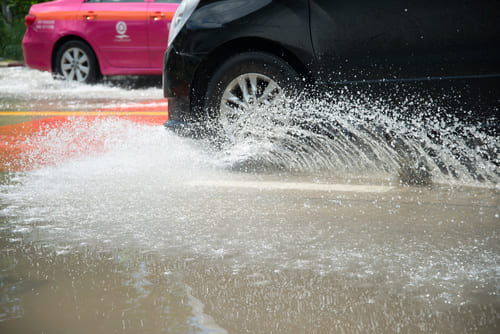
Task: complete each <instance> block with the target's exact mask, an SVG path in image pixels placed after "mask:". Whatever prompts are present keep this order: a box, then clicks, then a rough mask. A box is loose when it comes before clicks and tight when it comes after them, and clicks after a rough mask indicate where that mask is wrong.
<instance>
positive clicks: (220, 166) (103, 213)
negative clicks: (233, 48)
mask: <svg viewBox="0 0 500 334" xmlns="http://www.w3.org/2000/svg"><path fill="white" fill-rule="evenodd" d="M30 75H34V74H30ZM37 80H38V79H37ZM42 81H43V80H42ZM82 89H86V88H82ZM101 89H106V88H101ZM114 89H116V88H115V87H111V88H110V90H114ZM117 90H118V91H119V94H122V93H123V94H125V91H126V90H125V89H123V88H117ZM122 90H123V91H124V92H122ZM126 92H127V93H129V92H128V91H126ZM110 94H111V93H110ZM88 97H89V98H90V99H91V98H93V97H92V96H91V94H88ZM117 99H119V97H117ZM377 108H379V107H376V106H374V105H370V104H364V103H354V102H353V101H351V102H346V101H345V100H343V101H329V102H328V103H322V102H317V103H315V104H311V105H310V106H309V107H304V106H303V107H302V109H294V108H290V109H287V110H286V111H287V112H286V113H283V112H282V111H281V112H280V111H279V110H268V113H267V114H264V115H263V116H259V115H258V114H256V115H255V116H256V117H255V118H252V119H250V120H246V121H244V123H242V125H241V128H242V129H243V131H241V132H240V134H239V135H237V136H227V137H226V138H225V141H223V142H221V143H219V145H218V146H217V147H214V146H213V145H212V144H211V143H208V142H206V141H203V140H191V139H187V138H180V137H178V136H176V135H174V134H172V133H170V132H167V131H165V130H164V129H163V128H162V127H155V126H147V125H137V124H135V123H131V122H127V121H123V120H116V119H106V118H101V119H99V118H98V119H95V120H93V121H92V122H90V123H89V122H86V123H82V122H83V121H82V120H79V119H76V118H75V119H74V121H73V122H72V123H71V124H70V125H68V126H65V127H62V128H55V129H46V130H44V131H41V132H40V133H39V134H35V135H33V136H32V137H30V139H29V140H30V142H29V143H27V144H29V145H27V147H30V149H29V150H28V151H26V152H25V157H24V158H25V160H24V161H27V162H29V163H27V165H26V169H25V170H24V171H22V172H12V173H7V174H4V175H3V179H2V182H1V185H0V244H1V246H0V249H1V252H0V263H1V264H2V265H1V273H0V289H1V291H2V292H1V294H0V295H1V296H2V297H1V299H0V332H6V333H9V332H13V333H14V332H35V333H36V332H39V333H41V332H44V333H67V332H72V333H73V332H75V333H79V332H81V333H89V332H94V333H109V332H128V333H161V332H166V333H197V332H199V333H224V332H228V333H247V332H250V333H330V332H331V333H366V332H373V333H428V332H438V333H474V332H479V333H496V332H498V328H499V327H500V315H499V312H500V299H499V297H498V295H499V284H498V279H499V277H498V272H499V267H498V263H499V257H500V246H499V245H500V243H499V240H498V233H499V230H500V205H499V197H498V140H497V138H496V137H495V136H492V135H491V134H489V135H488V134H486V133H483V132H481V130H480V129H478V128H474V127H470V126H469V125H466V124H462V123H460V122H456V123H455V124H453V128H452V129H451V130H450V128H449V124H447V125H442V124H440V123H439V122H438V121H437V120H432V119H429V118H420V119H419V118H418V117H415V118H413V120H412V121H411V122H405V121H404V120H403V119H402V118H398V117H395V118H394V117H392V118H391V117H389V115H387V114H384V113H381V112H377V111H380V110H379V109H377ZM298 113H302V115H303V116H304V117H307V119H308V120H310V121H312V123H311V122H309V123H307V124H308V125H307V126H304V123H302V122H301V123H300V124H299V123H297V122H296V121H295V120H296V119H297V118H296V117H295V116H296V115H297V114H298ZM291 116H294V117H291ZM259 117H260V118H259ZM256 120H257V121H256ZM267 120H270V123H266V121H267ZM254 121H255V122H254ZM315 122H316V123H315ZM266 124H267V125H266ZM311 124H312V125H311ZM245 128H246V129H250V130H251V131H250V132H251V133H252V134H253V136H248V135H246V134H245V133H248V131H245ZM426 129H427V130H426ZM436 133H438V134H436ZM471 138H473V139H474V140H472V142H474V143H480V145H479V144H478V145H476V146H470V145H469V144H470V142H471V140H467V139H471ZM75 142H76V143H77V144H78V145H76V144H75ZM34 143H35V144H36V145H34ZM405 152H406V153H405ZM411 159H413V160H411ZM420 161H422V162H424V164H419V162H420ZM408 162H410V163H408ZM415 162H416V165H415ZM407 165H411V166H417V169H418V168H420V167H423V168H425V169H426V171H428V172H429V174H430V176H429V177H430V182H428V183H426V184H427V185H426V186H418V187H417V186H409V185H407V184H406V183H405V182H402V181H407V180H404V177H402V173H403V172H404V169H405V166H407Z"/></svg>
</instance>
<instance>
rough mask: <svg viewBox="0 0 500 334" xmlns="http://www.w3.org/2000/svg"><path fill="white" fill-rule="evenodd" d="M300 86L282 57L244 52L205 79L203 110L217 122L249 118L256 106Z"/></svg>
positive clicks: (289, 93)
mask: <svg viewBox="0 0 500 334" xmlns="http://www.w3.org/2000/svg"><path fill="white" fill-rule="evenodd" d="M301 87H302V81H301V80H300V77H299V75H298V73H297V72H296V71H295V70H294V69H293V68H292V67H291V66H290V65H289V64H288V63H287V62H285V61H284V60H283V59H281V58H279V57H277V56H275V55H273V54H270V53H265V52H257V51H254V52H245V53H240V54H237V55H235V56H232V57H231V58H229V59H228V60H227V61H225V62H224V63H223V64H222V65H221V66H220V68H219V69H218V70H217V71H216V72H215V74H214V75H213V76H212V79H211V80H210V81H209V84H208V88H207V94H206V97H205V104H204V110H205V111H207V112H208V115H209V118H210V119H212V120H217V121H218V122H217V123H219V124H231V123H233V122H235V121H236V120H237V119H239V118H240V117H242V116H245V117H251V113H252V112H253V111H255V109H256V108H258V107H262V106H267V105H272V104H274V103H276V102H278V101H280V100H282V98H283V97H284V96H293V94H296V93H297V92H298V91H299V90H300V88H301Z"/></svg>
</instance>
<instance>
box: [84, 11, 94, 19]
mask: <svg viewBox="0 0 500 334" xmlns="http://www.w3.org/2000/svg"><path fill="white" fill-rule="evenodd" d="M96 17H97V15H96V14H95V13H94V12H92V11H90V12H88V13H87V14H83V19H84V20H87V21H89V20H95V19H96Z"/></svg>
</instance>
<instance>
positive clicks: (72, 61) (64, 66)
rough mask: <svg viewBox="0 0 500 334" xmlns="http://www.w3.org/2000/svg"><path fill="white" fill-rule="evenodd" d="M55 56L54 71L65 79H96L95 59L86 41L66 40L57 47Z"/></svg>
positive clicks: (87, 80)
mask: <svg viewBox="0 0 500 334" xmlns="http://www.w3.org/2000/svg"><path fill="white" fill-rule="evenodd" d="M56 57H57V58H56V73H57V74H59V75H60V76H62V77H63V78H64V79H65V80H68V81H77V82H83V83H94V82H96V81H97V79H98V74H99V72H98V69H97V59H96V57H95V54H94V52H93V51H92V49H91V48H90V47H89V46H88V45H87V44H86V43H84V42H81V41H69V42H66V43H64V44H63V45H62V46H61V48H59V51H58V52H57V56H56Z"/></svg>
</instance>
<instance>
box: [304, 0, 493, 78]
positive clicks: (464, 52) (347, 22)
mask: <svg viewBox="0 0 500 334" xmlns="http://www.w3.org/2000/svg"><path fill="white" fill-rule="evenodd" d="M353 13H356V15H353ZM498 17H500V5H497V4H496V2H495V0H482V1H468V0H455V1H435V0H421V1H417V2H415V1H409V0H406V1H405V0H403V1H401V0H379V1H369V0H365V1H363V0H359V1H352V0H336V1H331V0H311V36H312V39H313V41H312V42H313V45H314V49H315V54H316V57H318V59H320V62H321V64H322V68H323V70H322V71H321V72H320V73H321V74H322V75H321V80H323V81H326V82H328V81H339V82H342V81H356V80H358V81H359V80H377V79H405V80H407V79H413V78H427V77H450V76H470V75H482V74H488V73H492V72H497V73H500V69H499V68H498V59H495V58H496V57H498V56H499V55H500V52H499V51H500V43H498V42H499V40H497V43H494V42H493V41H495V37H497V38H498V36H499V33H500V20H498ZM494 22H497V23H496V24H494ZM325 26H329V27H331V29H330V33H328V34H325V33H324V27H325ZM360 69H362V70H360Z"/></svg>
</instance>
